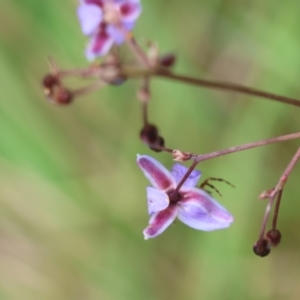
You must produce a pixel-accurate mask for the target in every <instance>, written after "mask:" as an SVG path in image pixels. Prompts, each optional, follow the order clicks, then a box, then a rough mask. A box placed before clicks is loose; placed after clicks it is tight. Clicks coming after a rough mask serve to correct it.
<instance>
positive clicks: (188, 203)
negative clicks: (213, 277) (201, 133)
mask: <svg viewBox="0 0 300 300" xmlns="http://www.w3.org/2000/svg"><path fill="white" fill-rule="evenodd" d="M137 163H138V165H139V167H140V168H141V170H142V171H143V173H144V174H145V176H146V177H147V178H148V180H149V181H150V183H151V184H152V187H147V200H148V212H149V215H150V216H151V217H150V221H149V226H148V227H147V228H146V229H145V230H144V236H145V239H149V238H154V237H156V236H158V235H159V234H161V233H162V232H163V231H164V230H166V229H167V227H168V226H169V225H170V224H172V223H173V221H174V220H175V218H176V217H177V218H178V219H179V220H180V221H181V222H183V223H185V224H186V225H188V226H189V227H192V228H194V229H198V230H204V231H212V230H216V229H222V228H226V227H229V226H230V224H231V223H232V222H233V217H232V215H231V214H230V213H229V212H228V211H227V210H226V209H225V208H224V207H223V206H222V205H221V204H219V203H218V202H217V201H216V200H215V199H213V198H212V197H211V196H210V195H209V194H208V193H207V192H205V191H204V190H202V189H200V188H197V187H196V185H197V183H198V181H199V179H200V176H201V173H200V172H199V171H197V170H193V171H192V173H191V174H190V175H189V177H188V178H187V180H186V181H185V182H184V184H183V185H182V187H181V188H180V190H179V192H178V193H174V190H175V188H176V186H177V185H178V183H179V182H180V180H181V179H182V178H183V176H184V175H185V174H186V172H187V170H188V169H187V168H186V167H184V166H182V165H180V164H177V163H176V164H174V166H173V168H172V170H171V172H169V171H168V170H167V169H166V168H165V167H164V166H163V165H162V164H161V163H160V162H158V161H157V160H155V159H154V158H152V157H150V156H147V155H138V156H137Z"/></svg>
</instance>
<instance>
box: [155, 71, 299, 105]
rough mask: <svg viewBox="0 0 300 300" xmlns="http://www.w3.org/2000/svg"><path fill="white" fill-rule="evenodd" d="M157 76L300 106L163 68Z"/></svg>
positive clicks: (270, 95) (252, 91) (286, 98)
mask: <svg viewBox="0 0 300 300" xmlns="http://www.w3.org/2000/svg"><path fill="white" fill-rule="evenodd" d="M155 75H157V76H160V77H164V78H168V79H172V80H177V81H180V82H183V83H187V84H191V85H196V86H201V87H205V88H208V89H214V90H215V89H219V90H225V91H232V92H238V93H242V94H246V95H252V96H257V97H261V98H265V99H269V100H274V101H278V102H282V103H285V104H290V105H294V106H300V101H299V100H297V99H293V98H290V97H285V96H280V95H277V94H273V93H268V92H265V91H260V90H256V89H253V88H249V87H246V86H243V85H239V84H234V83H227V82H226V83H225V82H218V81H210V80H205V79H198V78H194V77H189V76H184V75H178V74H174V73H172V72H170V71H167V70H164V69H162V68H159V69H157V70H156V72H155Z"/></svg>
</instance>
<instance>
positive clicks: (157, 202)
mask: <svg viewBox="0 0 300 300" xmlns="http://www.w3.org/2000/svg"><path fill="white" fill-rule="evenodd" d="M147 201H148V213H149V215H152V214H153V213H154V212H158V211H161V210H164V209H166V208H167V207H168V206H169V203H170V201H169V197H168V195H167V194H166V193H164V192H163V191H161V190H157V189H155V188H153V187H150V186H149V187H147Z"/></svg>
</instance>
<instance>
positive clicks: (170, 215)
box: [143, 205, 177, 240]
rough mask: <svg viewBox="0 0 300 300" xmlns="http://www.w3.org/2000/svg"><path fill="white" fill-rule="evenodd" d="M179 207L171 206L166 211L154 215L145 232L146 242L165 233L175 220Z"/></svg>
mask: <svg viewBox="0 0 300 300" xmlns="http://www.w3.org/2000/svg"><path fill="white" fill-rule="evenodd" d="M176 215H177V205H171V206H169V207H168V208H166V209H165V210H162V211H159V212H156V213H154V214H153V215H152V216H151V218H150V221H149V226H148V227H147V228H146V229H145V230H144V231H143V233H144V237H145V240H148V239H150V238H154V237H156V236H158V235H160V234H161V233H163V232H164V231H165V230H166V229H167V228H168V227H169V226H170V225H171V224H172V223H173V221H174V220H175V218H176Z"/></svg>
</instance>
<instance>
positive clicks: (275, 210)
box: [272, 190, 283, 230]
mask: <svg viewBox="0 0 300 300" xmlns="http://www.w3.org/2000/svg"><path fill="white" fill-rule="evenodd" d="M282 192H283V190H280V191H279V192H278V194H277V200H276V205H275V209H274V215H273V222H272V229H273V230H275V229H276V225H277V218H278V213H279V208H280V202H281V196H282Z"/></svg>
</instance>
